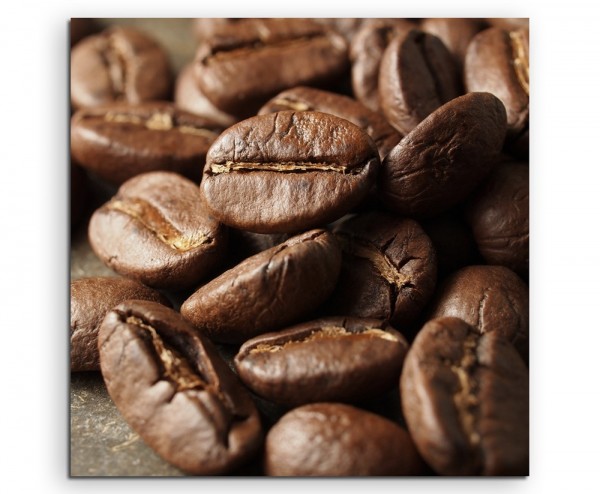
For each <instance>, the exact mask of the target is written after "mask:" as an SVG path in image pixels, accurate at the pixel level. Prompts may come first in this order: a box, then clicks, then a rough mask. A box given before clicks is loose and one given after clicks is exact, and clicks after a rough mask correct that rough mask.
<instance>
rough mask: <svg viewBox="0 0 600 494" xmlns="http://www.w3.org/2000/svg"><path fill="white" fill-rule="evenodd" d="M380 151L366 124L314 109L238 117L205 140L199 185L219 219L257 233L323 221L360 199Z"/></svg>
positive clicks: (295, 228)
mask: <svg viewBox="0 0 600 494" xmlns="http://www.w3.org/2000/svg"><path fill="white" fill-rule="evenodd" d="M378 168H379V154H378V151H377V147H376V145H375V143H374V142H373V140H372V139H371V138H370V137H369V136H368V135H367V133H366V132H365V131H363V130H362V129H360V128H359V127H357V126H356V125H354V124H352V123H350V122H348V121H347V120H344V119H341V118H339V117H335V116H333V115H329V114H325V113H320V112H308V111H305V112H294V111H282V112H277V113H271V114H268V115H259V116H257V117H253V118H249V119H247V120H244V121H242V122H240V123H238V124H236V125H234V126H233V127H230V128H229V129H227V130H226V131H225V132H223V133H222V134H221V135H220V136H219V138H218V139H217V140H216V141H215V142H214V143H213V145H212V146H211V148H210V150H209V152H208V155H207V159H206V166H205V168H204V175H203V178H202V183H201V184H200V189H201V191H202V194H203V196H204V198H205V200H206V204H207V207H208V208H209V210H210V211H211V213H212V214H213V215H214V216H215V217H216V218H217V219H219V220H220V221H221V222H223V223H225V224H226V225H230V226H233V227H236V228H240V229H243V230H249V231H254V232H257V233H283V232H289V233H293V232H298V231H302V230H306V229H308V228H314V227H319V226H324V225H325V224H326V223H328V222H330V221H334V220H336V219H338V218H340V217H341V216H343V215H344V214H345V213H347V212H348V211H349V210H350V209H352V208H353V207H354V206H356V205H357V204H359V203H360V201H361V200H362V199H363V198H364V197H365V195H366V194H367V192H368V191H369V189H370V188H371V186H372V185H373V184H374V181H375V179H376V173H377V171H378Z"/></svg>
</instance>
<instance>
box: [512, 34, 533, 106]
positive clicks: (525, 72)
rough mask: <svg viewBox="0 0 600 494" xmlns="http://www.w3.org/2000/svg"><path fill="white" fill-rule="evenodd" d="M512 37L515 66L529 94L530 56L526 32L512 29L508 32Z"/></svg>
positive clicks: (518, 76) (518, 77) (524, 88)
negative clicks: (525, 38)
mask: <svg viewBox="0 0 600 494" xmlns="http://www.w3.org/2000/svg"><path fill="white" fill-rule="evenodd" d="M508 35H509V37H510V45H511V49H512V58H513V67H514V69H515V73H516V74H517V79H518V80H519V84H520V85H521V87H522V88H523V91H525V94H527V96H529V56H528V55H527V51H526V49H525V41H524V40H523V38H524V36H525V35H524V34H523V33H521V32H519V31H511V32H509V33H508Z"/></svg>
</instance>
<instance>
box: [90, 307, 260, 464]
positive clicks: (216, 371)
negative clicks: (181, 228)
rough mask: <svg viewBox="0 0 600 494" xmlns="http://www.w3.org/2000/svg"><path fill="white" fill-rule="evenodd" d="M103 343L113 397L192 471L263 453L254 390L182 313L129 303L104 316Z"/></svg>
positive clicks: (163, 450)
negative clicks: (234, 372)
mask: <svg viewBox="0 0 600 494" xmlns="http://www.w3.org/2000/svg"><path fill="white" fill-rule="evenodd" d="M98 347H99V351H100V364H101V369H102V376H103V378H104V382H105V384H106V388H107V389H108V392H109V394H110V397H111V398H112V400H113V401H114V403H115V405H116V406H117V408H118V409H119V411H120V412H121V413H122V414H123V417H125V420H127V423H128V424H129V425H130V426H131V427H132V428H133V430H134V431H135V432H137V433H138V434H139V435H140V437H141V438H142V439H143V440H144V441H145V442H146V443H147V444H148V445H149V446H150V447H151V448H152V449H154V450H155V451H156V452H157V453H158V454H159V455H160V456H162V457H163V458H164V459H165V460H166V461H168V462H169V463H171V464H173V465H174V466H176V467H177V468H180V469H182V470H184V471H185V472H188V473H191V474H196V475H218V474H222V473H226V472H229V471H231V470H233V469H235V468H237V467H239V466H240V465H241V464H243V463H245V462H247V461H248V460H249V459H251V458H252V457H253V455H255V454H256V453H257V450H258V448H259V447H260V445H261V443H262V430H261V425H260V419H259V415H258V412H257V410H256V408H255V406H254V404H253V402H252V400H251V398H250V396H249V395H248V393H247V391H246V390H245V389H244V388H243V387H242V386H241V384H240V383H239V381H238V380H237V378H236V377H235V375H234V374H233V372H231V370H230V369H229V368H228V367H227V364H226V363H225V362H224V361H223V360H222V359H221V357H219V355H218V353H217V351H216V349H215V348H214V347H213V346H212V345H211V343H210V342H209V341H207V340H206V339H204V338H203V337H202V336H200V335H199V334H198V333H197V332H196V330H195V328H194V327H193V326H192V325H191V324H189V323H188V322H186V321H185V320H184V319H183V318H182V317H181V316H180V315H179V314H178V313H177V312H175V311H173V310H171V309H168V308H166V307H164V306H162V305H159V304H156V303H154V302H142V301H128V302H124V303H123V304H120V305H118V306H117V307H115V308H114V309H113V310H111V311H110V312H109V313H108V314H107V315H106V318H105V319H104V321H103V322H102V326H101V327H100V334H99V339H98Z"/></svg>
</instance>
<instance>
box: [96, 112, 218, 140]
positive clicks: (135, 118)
mask: <svg viewBox="0 0 600 494" xmlns="http://www.w3.org/2000/svg"><path fill="white" fill-rule="evenodd" d="M104 120H106V121H107V122H113V123H124V124H131V125H139V126H143V127H145V128H146V129H148V130H155V131H158V132H166V131H170V130H174V131H177V132H181V133H182V134H192V135H196V136H200V137H206V138H209V139H215V138H216V137H217V134H216V133H215V132H212V131H211V130H208V129H204V128H202V127H197V126H193V125H181V124H179V123H177V118H176V117H174V116H173V115H170V114H168V113H162V112H157V113H154V114H152V116H150V117H140V116H139V115H133V114H130V113H125V112H112V111H111V112H108V113H107V114H106V115H105V116H104Z"/></svg>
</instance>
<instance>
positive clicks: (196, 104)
mask: <svg viewBox="0 0 600 494" xmlns="http://www.w3.org/2000/svg"><path fill="white" fill-rule="evenodd" d="M175 105H176V106H177V107H178V108H181V109H182V110H185V111H188V112H190V113H193V114H194V115H198V116H200V117H204V118H207V119H208V120H211V121H213V122H215V123H217V124H219V125H221V126H222V127H223V128H224V129H225V128H227V127H231V126H232V125H233V124H234V123H236V122H237V121H238V119H237V118H236V117H234V116H233V115H229V114H228V113H225V112H222V111H221V110H219V109H218V108H217V107H216V106H215V105H213V104H212V103H211V102H210V101H209V100H208V98H207V97H206V96H204V95H203V94H202V92H201V91H200V88H199V87H198V84H196V79H195V78H194V64H193V63H190V64H188V65H186V66H185V67H184V68H183V69H181V72H180V73H179V76H178V77H177V80H176V81H175Z"/></svg>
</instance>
